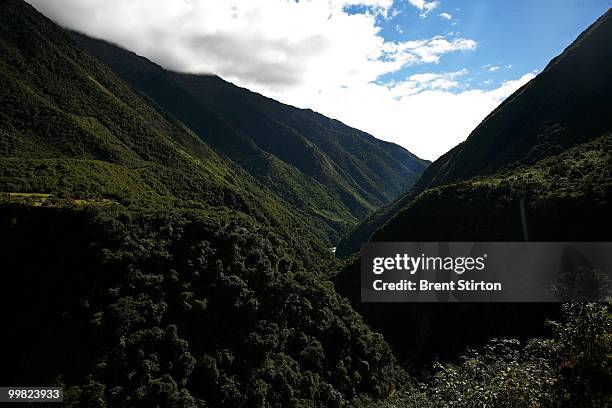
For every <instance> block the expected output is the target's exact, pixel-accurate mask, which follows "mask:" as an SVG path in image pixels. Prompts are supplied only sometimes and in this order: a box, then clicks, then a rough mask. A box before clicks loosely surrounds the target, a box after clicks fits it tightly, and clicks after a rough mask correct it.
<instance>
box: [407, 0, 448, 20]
mask: <svg viewBox="0 0 612 408" xmlns="http://www.w3.org/2000/svg"><path fill="white" fill-rule="evenodd" d="M408 2H409V3H410V4H412V5H413V6H414V7H416V8H418V9H419V11H420V14H419V15H420V16H421V18H425V17H427V14H429V13H430V12H431V11H432V10H434V9H435V8H437V7H438V6H439V5H440V2H439V1H426V0H408Z"/></svg>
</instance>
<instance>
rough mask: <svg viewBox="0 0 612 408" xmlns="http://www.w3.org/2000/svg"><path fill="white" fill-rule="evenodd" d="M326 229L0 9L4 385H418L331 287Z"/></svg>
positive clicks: (156, 391) (118, 395) (194, 396)
mask: <svg viewBox="0 0 612 408" xmlns="http://www.w3.org/2000/svg"><path fill="white" fill-rule="evenodd" d="M373 143H374V142H373ZM321 224H322V221H320V220H313V219H312V218H311V217H310V216H309V215H308V214H306V213H304V212H302V211H300V210H298V209H296V208H295V207H294V206H292V205H291V204H289V203H288V202H287V201H285V200H283V199H282V198H280V197H279V196H278V195H277V194H276V193H274V192H273V191H271V190H269V189H268V188H267V187H266V186H264V185H262V184H261V183H259V182H258V181H257V180H255V179H254V178H253V177H252V176H251V175H250V174H249V173H247V172H246V171H244V170H243V169H242V168H241V167H240V166H238V165H237V164H235V163H234V162H232V161H231V160H228V159H227V158H226V157H222V156H221V155H219V154H218V153H217V152H216V150H215V149H213V148H211V147H210V146H209V145H207V144H206V143H205V142H203V141H202V139H201V138H200V137H198V136H197V135H196V134H195V133H194V132H193V131H192V130H190V129H189V128H188V127H187V126H185V124H184V123H182V122H180V121H179V120H178V119H176V118H175V117H173V116H172V115H171V114H170V113H168V112H167V111H165V110H163V109H162V108H161V107H160V106H159V105H156V104H154V103H152V102H151V100H149V99H147V98H145V97H143V95H141V94H139V93H138V92H135V91H134V90H133V89H132V88H131V87H130V85H128V84H127V83H126V82H124V81H123V80H122V79H120V78H119V77H118V76H116V75H115V74H114V73H113V71H112V70H111V69H110V68H108V67H107V66H105V65H104V64H103V63H101V62H99V61H98V60H96V59H95V58H94V57H92V56H91V55H90V54H89V53H88V52H86V51H84V50H82V49H81V48H79V47H78V46H77V45H76V44H75V43H74V41H73V40H72V39H71V38H70V37H69V36H68V35H67V34H66V32H65V31H64V30H63V29H61V28H60V27H58V26H57V25H55V24H54V23H52V22H51V21H50V20H48V19H47V18H45V17H44V16H42V15H41V14H40V13H38V12H37V11H36V10H35V9H34V8H32V7H31V6H29V5H27V4H26V3H25V2H23V1H20V0H3V1H2V2H1V3H0V247H1V248H2V258H3V259H2V278H3V284H2V285H0V319H1V320H2V321H3V322H4V324H5V325H6V326H5V328H6V330H4V331H3V341H4V344H5V345H6V348H5V349H4V350H3V351H2V352H1V355H0V359H1V360H2V371H1V373H0V383H2V384H30V385H33V384H45V385H56V386H62V387H64V405H66V406H87V407H94V406H96V407H103V406H113V407H152V406H164V407H203V406H219V407H236V406H287V407H297V406H346V405H348V404H349V402H350V401H352V400H354V399H357V398H367V399H371V398H375V399H380V398H384V397H386V396H388V395H389V394H390V393H391V392H392V391H393V389H394V388H395V387H396V386H397V385H399V384H400V383H401V382H402V381H403V380H402V378H405V374H404V372H403V370H402V369H400V368H399V366H398V365H397V363H396V360H395V357H394V356H393V354H392V352H391V350H390V348H389V346H388V345H387V344H386V343H385V342H384V340H383V339H382V338H381V337H380V336H378V335H376V334H375V333H373V332H372V331H371V330H370V329H369V328H368V327H367V326H366V325H365V324H364V322H363V319H361V317H360V316H359V315H358V314H357V313H356V312H355V311H354V310H353V309H352V308H351V306H350V305H349V303H348V302H347V301H346V300H345V299H343V298H342V297H340V296H338V294H337V293H336V292H335V291H334V290H333V287H332V285H331V284H330V282H328V281H327V280H326V277H327V276H328V275H329V269H330V268H331V267H332V265H333V262H334V259H333V256H332V254H331V253H330V251H329V245H330V242H329V240H328V235H327V234H326V231H325V229H324V226H322V225H321Z"/></svg>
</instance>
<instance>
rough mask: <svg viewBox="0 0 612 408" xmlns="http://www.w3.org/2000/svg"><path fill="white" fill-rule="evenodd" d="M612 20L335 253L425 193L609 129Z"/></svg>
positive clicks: (351, 247) (353, 246)
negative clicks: (432, 188)
mask: <svg viewBox="0 0 612 408" xmlns="http://www.w3.org/2000/svg"><path fill="white" fill-rule="evenodd" d="M611 41H612V12H611V11H608V12H607V13H606V14H604V15H603V16H602V17H601V18H599V19H598V20H597V21H596V22H595V23H594V24H593V25H592V26H591V27H589V28H588V29H587V30H586V31H585V32H584V33H582V34H581V35H580V36H579V37H578V38H577V39H576V40H575V41H574V42H573V43H572V44H571V45H570V46H569V47H567V49H566V50H565V51H564V52H563V53H562V54H561V55H559V56H558V57H556V58H555V59H553V60H552V61H551V62H550V63H549V64H548V66H547V67H546V69H544V71H543V72H542V73H540V74H539V75H538V76H537V77H536V78H535V79H533V80H532V81H530V82H529V83H528V84H526V85H524V86H523V87H522V88H521V89H519V90H518V91H516V92H515V93H514V94H513V95H512V96H510V97H509V98H508V99H506V100H505V101H504V102H503V103H502V104H501V105H500V106H499V107H498V108H497V109H495V110H494V111H493V112H492V113H491V114H490V115H489V116H488V117H487V118H485V119H484V120H483V122H482V123H481V124H480V125H479V126H478V127H477V128H476V129H474V131H473V132H472V133H471V134H470V136H469V137H468V138H467V140H466V141H465V142H463V143H461V144H459V145H458V146H456V147H455V148H453V149H452V150H450V151H449V152H448V153H446V154H445V155H443V156H442V157H440V158H439V159H438V160H436V161H435V162H434V163H433V164H432V165H431V166H429V167H428V168H427V170H426V171H425V172H424V173H423V176H422V177H421V178H420V179H419V180H418V182H417V183H416V184H415V186H414V187H413V188H412V189H411V190H410V191H409V192H408V193H406V194H405V195H403V196H402V197H400V198H398V199H397V200H396V202H394V203H393V204H392V205H390V206H388V207H386V208H383V209H380V210H378V211H377V212H376V213H375V214H373V215H372V216H371V217H370V218H369V219H367V220H365V221H363V223H362V224H360V225H359V226H358V227H357V228H356V229H355V230H354V231H352V232H351V233H350V234H349V236H348V237H347V238H346V239H344V240H343V241H342V242H341V243H340V244H339V245H338V253H339V254H343V255H347V254H349V253H351V252H353V251H355V250H357V249H358V248H359V247H360V246H361V245H362V244H363V242H365V241H366V240H368V238H369V237H370V236H371V234H372V233H373V232H374V231H376V229H378V228H380V227H381V226H383V225H384V224H385V223H386V222H388V221H389V220H390V219H391V218H392V217H393V216H394V215H395V214H396V213H397V212H398V211H399V210H400V209H401V208H403V207H405V206H406V205H408V204H409V203H410V202H411V201H412V200H413V199H414V198H415V197H417V196H418V195H419V194H420V193H422V192H423V191H424V190H425V189H427V188H430V187H435V186H440V185H444V184H448V183H452V182H455V181H459V180H467V179H470V178H472V177H475V176H483V175H487V174H493V173H495V172H496V171H498V170H500V169H503V168H508V167H509V168H515V167H517V166H521V165H530V164H533V163H535V162H537V161H538V160H541V159H543V158H545V157H550V156H554V155H557V154H559V153H561V152H563V151H565V150H566V149H568V148H571V147H572V146H576V145H578V144H581V143H585V142H587V141H589V140H592V139H594V138H597V137H600V136H602V135H604V134H606V133H607V132H610V130H611V129H612V123H611V122H612V120H611V119H610V118H611V117H612V106H611V104H610V95H611V94H612V80H611V79H610V70H611V67H612V48H611V47H610V46H609V44H610V42H611Z"/></svg>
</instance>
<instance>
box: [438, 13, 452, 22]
mask: <svg viewBox="0 0 612 408" xmlns="http://www.w3.org/2000/svg"><path fill="white" fill-rule="evenodd" d="M438 15H439V16H440V17H442V18H443V19H445V20H450V19H452V18H453V16H451V15H450V14H448V13H440V14H438Z"/></svg>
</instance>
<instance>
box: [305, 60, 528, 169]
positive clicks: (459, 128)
mask: <svg viewBox="0 0 612 408" xmlns="http://www.w3.org/2000/svg"><path fill="white" fill-rule="evenodd" d="M459 72H461V71H459ZM454 74H457V73H454ZM422 75H424V74H422ZM443 75H444V74H443ZM447 75H448V74H447ZM534 76H535V75H534V74H533V73H528V74H525V75H523V76H522V77H520V78H519V79H517V80H513V81H507V82H504V83H503V84H502V85H501V86H499V87H498V88H495V89H493V90H490V91H485V90H460V91H458V92H457V90H456V89H452V88H454V87H456V85H455V84H454V83H452V82H453V79H448V77H447V78H444V77H442V80H440V78H441V77H440V74H429V75H428V76H427V77H426V79H428V80H427V81H424V82H425V86H422V87H421V88H420V89H415V88H418V87H419V85H418V84H417V85H415V84H411V83H410V78H409V79H408V83H409V84H410V85H407V84H406V83H404V82H402V83H398V84H394V85H393V86H391V87H386V86H381V85H377V84H374V83H369V84H361V85H359V86H354V87H351V88H344V89H342V88H338V89H332V90H327V91H323V95H320V96H322V97H314V98H313V99H312V102H311V103H310V104H309V105H310V106H313V107H314V109H316V110H319V111H321V112H324V113H326V114H327V115H330V116H331V117H335V118H342V121H343V122H344V123H347V124H349V125H351V126H354V127H356V128H358V129H362V130H364V131H366V132H370V133H372V134H374V135H376V136H377V137H379V138H381V139H383V140H387V141H390V142H395V143H398V144H400V145H403V146H406V147H408V148H409V150H410V151H412V152H413V153H415V154H417V155H418V156H420V157H423V158H426V159H435V158H437V157H438V156H440V155H441V154H443V153H445V152H446V151H448V150H450V149H451V148H452V147H453V146H455V145H457V144H458V143H460V142H461V141H463V140H465V139H466V138H467V136H468V135H469V133H470V132H471V131H472V130H473V129H474V128H475V127H476V126H477V125H478V124H479V123H480V122H481V121H482V119H483V118H484V117H485V116H486V115H488V114H489V113H490V112H491V111H492V110H493V109H495V108H496V107H497V106H498V105H499V103H500V102H501V101H503V100H504V99H505V98H506V97H508V96H509V95H510V94H512V93H513V92H514V91H515V90H517V89H518V88H520V87H521V86H522V85H524V84H525V83H527V82H528V81H529V80H531V79H532V78H533V77H534ZM424 78H425V77H421V78H416V79H421V80H423V79H424ZM413 79H415V78H413ZM398 95H404V96H400V97H398ZM363 101H368V102H367V103H364V102H363Z"/></svg>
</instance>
